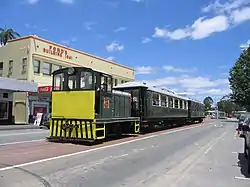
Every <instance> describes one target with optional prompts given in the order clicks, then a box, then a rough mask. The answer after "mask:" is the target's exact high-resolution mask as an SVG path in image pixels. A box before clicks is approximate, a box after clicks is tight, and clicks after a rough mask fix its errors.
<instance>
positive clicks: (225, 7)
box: [202, 0, 250, 13]
mask: <svg viewBox="0 0 250 187" xmlns="http://www.w3.org/2000/svg"><path fill="white" fill-rule="evenodd" d="M249 3H250V0H229V1H227V2H225V3H221V2H220V1H219V0H216V1H214V2H213V3H211V4H209V5H207V6H206V7H203V8H202V12H210V11H214V12H216V13H225V12H226V13H228V12H229V13H230V12H231V11H233V10H235V9H238V8H241V7H243V6H246V5H249Z"/></svg>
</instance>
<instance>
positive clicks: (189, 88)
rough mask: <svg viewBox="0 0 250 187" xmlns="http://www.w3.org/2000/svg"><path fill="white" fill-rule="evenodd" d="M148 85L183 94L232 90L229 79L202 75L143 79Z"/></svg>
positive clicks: (216, 92) (224, 92) (222, 93)
mask: <svg viewBox="0 0 250 187" xmlns="http://www.w3.org/2000/svg"><path fill="white" fill-rule="evenodd" d="M141 82H146V84H147V85H150V86H157V87H167V88H170V89H171V90H173V89H172V88H174V89H175V91H178V92H179V93H181V94H187V95H195V96H196V95H211V96H223V95H226V94H228V93H230V92H231V90H230V89H229V83H228V79H215V80H213V79H209V78H206V77H202V76H198V77H195V76H187V75H184V76H183V75H182V76H178V77H163V78H159V79H153V80H141Z"/></svg>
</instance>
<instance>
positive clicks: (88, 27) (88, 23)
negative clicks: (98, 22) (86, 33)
mask: <svg viewBox="0 0 250 187" xmlns="http://www.w3.org/2000/svg"><path fill="white" fill-rule="evenodd" d="M94 25H95V23H94V22H86V23H84V24H83V26H84V28H85V29H86V30H92V29H93V26H94Z"/></svg>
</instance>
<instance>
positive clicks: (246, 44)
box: [240, 40, 250, 50]
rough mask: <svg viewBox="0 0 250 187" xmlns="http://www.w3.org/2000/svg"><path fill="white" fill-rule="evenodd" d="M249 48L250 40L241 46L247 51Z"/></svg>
mask: <svg viewBox="0 0 250 187" xmlns="http://www.w3.org/2000/svg"><path fill="white" fill-rule="evenodd" d="M249 46H250V40H247V42H246V43H244V44H241V45H240V48H241V49H242V50H246V49H247V48H248V47H249Z"/></svg>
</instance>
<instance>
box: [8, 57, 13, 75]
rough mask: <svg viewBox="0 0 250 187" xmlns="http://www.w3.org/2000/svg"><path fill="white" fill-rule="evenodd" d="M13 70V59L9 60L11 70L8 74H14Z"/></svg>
mask: <svg viewBox="0 0 250 187" xmlns="http://www.w3.org/2000/svg"><path fill="white" fill-rule="evenodd" d="M12 71H13V60H10V61H9V71H8V76H11V75H12Z"/></svg>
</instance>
